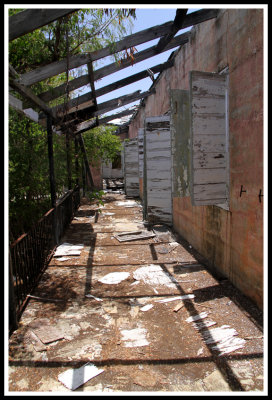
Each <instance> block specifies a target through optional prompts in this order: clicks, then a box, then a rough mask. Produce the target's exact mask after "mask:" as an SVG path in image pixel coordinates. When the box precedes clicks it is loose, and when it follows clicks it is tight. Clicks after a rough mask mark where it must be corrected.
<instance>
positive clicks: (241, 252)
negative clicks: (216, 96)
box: [129, 9, 264, 308]
mask: <svg viewBox="0 0 272 400" xmlns="http://www.w3.org/2000/svg"><path fill="white" fill-rule="evenodd" d="M226 67H228V69H229V182H230V188H229V189H230V198H229V210H226V209H223V208H221V207H219V206H215V205H212V206H192V203H191V198H190V196H189V195H186V196H183V197H182V196H179V197H173V226H174V229H175V230H176V231H177V232H178V233H179V234H180V235H181V236H182V237H184V238H185V239H186V240H187V241H188V242H190V243H191V244H192V246H193V247H194V248H195V249H197V250H198V251H199V252H200V253H201V254H202V255H203V256H204V257H206V258H207V261H208V263H209V265H210V267H211V268H214V269H216V270H217V271H219V272H221V273H222V274H223V275H224V276H226V277H227V278H229V279H230V280H231V281H232V282H233V284H234V285H235V286H236V287H238V288H239V289H240V290H241V291H242V292H243V293H244V294H245V295H247V296H248V297H250V298H251V299H252V300H253V301H254V302H255V303H256V304H257V305H258V306H259V307H260V308H262V307H263V199H264V198H263V197H261V198H259V193H260V190H262V192H261V193H262V194H263V10H262V9H224V10H220V12H219V15H218V16H217V18H216V19H213V20H210V21H206V22H203V23H201V24H199V25H196V26H195V27H194V28H193V29H192V35H191V38H190V40H189V42H188V43H187V44H185V45H184V46H182V47H181V49H180V50H179V51H178V52H177V54H176V56H175V63H174V66H173V67H171V68H169V69H167V70H166V71H164V72H163V73H162V74H161V75H160V77H159V79H158V82H157V84H156V93H155V94H153V95H151V96H149V97H148V98H147V99H145V102H144V107H141V108H140V111H139V112H138V114H137V115H136V117H135V119H134V120H133V121H132V123H131V124H130V128H129V137H131V138H132V137H136V136H137V132H138V129H139V128H143V127H144V119H145V117H150V116H159V115H163V114H165V113H166V112H168V111H169V110H170V90H173V89H182V90H189V71H192V70H195V71H203V72H217V73H218V72H221V71H222V70H224V68H226ZM241 186H243V190H246V192H242V195H241V196H240V191H241ZM260 200H261V201H260Z"/></svg>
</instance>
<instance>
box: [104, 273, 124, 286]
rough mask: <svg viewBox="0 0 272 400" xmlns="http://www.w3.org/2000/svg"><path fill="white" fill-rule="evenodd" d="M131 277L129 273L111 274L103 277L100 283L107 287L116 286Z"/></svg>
mask: <svg viewBox="0 0 272 400" xmlns="http://www.w3.org/2000/svg"><path fill="white" fill-rule="evenodd" d="M129 275H130V274H129V272H110V273H109V274H107V275H105V276H103V278H101V279H98V281H99V282H101V283H105V284H107V285H116V284H117V283H120V282H122V281H123V280H125V279H127V278H128V277H129Z"/></svg>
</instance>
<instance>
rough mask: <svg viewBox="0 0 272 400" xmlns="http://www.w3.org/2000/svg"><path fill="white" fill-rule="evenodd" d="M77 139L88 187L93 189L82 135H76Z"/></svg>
mask: <svg viewBox="0 0 272 400" xmlns="http://www.w3.org/2000/svg"><path fill="white" fill-rule="evenodd" d="M78 139H79V145H80V148H81V151H82V155H83V159H84V164H85V170H86V174H87V176H88V178H89V187H90V189H91V190H93V189H94V182H93V177H92V172H91V169H90V164H89V161H88V157H87V152H86V149H85V146H84V141H83V137H82V135H81V134H79V135H78Z"/></svg>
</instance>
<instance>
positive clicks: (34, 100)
mask: <svg viewBox="0 0 272 400" xmlns="http://www.w3.org/2000/svg"><path fill="white" fill-rule="evenodd" d="M9 71H10V75H11V76H14V69H13V68H10V69H9ZM9 85H10V87H11V88H12V89H14V90H15V91H16V92H18V93H20V94H21V95H22V96H24V97H25V98H26V99H27V100H29V101H30V103H31V104H33V105H34V106H36V107H38V108H39V109H40V110H42V111H43V112H44V113H45V114H46V115H50V116H51V118H52V119H53V120H54V121H55V120H56V116H55V115H54V113H53V112H52V110H51V109H50V108H49V107H48V106H47V104H45V103H44V102H43V101H42V100H41V99H40V98H39V97H38V96H36V95H35V94H34V93H33V92H32V91H31V90H30V89H29V88H27V87H25V86H23V85H21V84H20V83H18V82H17V81H16V79H13V78H11V79H10V82H9Z"/></svg>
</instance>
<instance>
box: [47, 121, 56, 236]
mask: <svg viewBox="0 0 272 400" xmlns="http://www.w3.org/2000/svg"><path fill="white" fill-rule="evenodd" d="M47 143H48V160H49V180H50V193H51V206H52V208H54V212H53V222H52V230H53V238H54V243H55V244H58V242H59V235H58V232H57V207H56V203H57V195H56V182H55V172H54V153H53V130H52V117H51V116H50V115H47Z"/></svg>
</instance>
